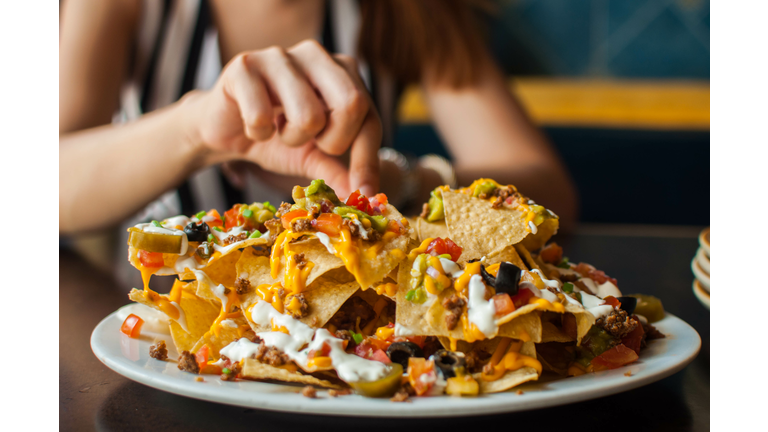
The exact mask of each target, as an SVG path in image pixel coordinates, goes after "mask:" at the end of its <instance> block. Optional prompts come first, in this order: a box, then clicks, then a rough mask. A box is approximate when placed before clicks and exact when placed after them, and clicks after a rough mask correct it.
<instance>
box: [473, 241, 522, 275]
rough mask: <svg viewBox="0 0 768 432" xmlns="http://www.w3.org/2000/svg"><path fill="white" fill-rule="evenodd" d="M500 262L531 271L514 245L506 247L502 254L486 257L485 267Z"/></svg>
mask: <svg viewBox="0 0 768 432" xmlns="http://www.w3.org/2000/svg"><path fill="white" fill-rule="evenodd" d="M459 262H464V260H463V259H461V258H460V259H459ZM500 262H510V263H512V264H514V265H516V266H518V267H519V268H520V269H521V270H528V269H529V267H528V266H527V265H526V264H525V262H523V259H522V258H520V255H518V253H517V251H515V247H514V246H513V245H509V246H507V247H505V248H504V249H502V250H501V252H498V253H495V254H491V255H488V256H487V257H485V265H491V264H496V263H500Z"/></svg>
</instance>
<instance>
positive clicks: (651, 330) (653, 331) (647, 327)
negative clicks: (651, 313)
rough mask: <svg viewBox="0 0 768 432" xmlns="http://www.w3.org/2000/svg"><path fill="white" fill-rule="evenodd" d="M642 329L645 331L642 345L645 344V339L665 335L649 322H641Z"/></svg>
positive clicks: (658, 337) (663, 336)
mask: <svg viewBox="0 0 768 432" xmlns="http://www.w3.org/2000/svg"><path fill="white" fill-rule="evenodd" d="M643 331H645V340H643V345H645V341H646V340H653V339H663V338H665V337H666V336H665V335H664V333H662V332H660V331H659V330H658V329H657V328H656V327H654V326H652V325H651V324H643Z"/></svg>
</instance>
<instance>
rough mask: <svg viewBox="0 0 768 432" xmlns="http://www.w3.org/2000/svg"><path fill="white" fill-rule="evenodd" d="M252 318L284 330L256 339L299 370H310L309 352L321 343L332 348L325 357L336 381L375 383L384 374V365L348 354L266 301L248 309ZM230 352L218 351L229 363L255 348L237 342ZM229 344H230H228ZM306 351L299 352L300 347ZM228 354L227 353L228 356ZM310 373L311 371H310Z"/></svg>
mask: <svg viewBox="0 0 768 432" xmlns="http://www.w3.org/2000/svg"><path fill="white" fill-rule="evenodd" d="M250 313H251V319H252V320H253V321H254V322H255V323H257V324H259V325H260V326H263V327H270V326H272V327H277V328H279V327H284V328H285V329H286V330H288V333H289V334H285V333H283V332H262V333H259V334H258V336H259V338H261V340H262V343H263V344H265V345H266V346H270V347H275V348H277V349H279V350H280V351H282V352H284V353H285V354H286V355H287V356H288V358H290V359H291V360H293V361H294V362H296V364H298V365H300V366H301V367H302V369H304V370H307V369H311V368H309V367H308V366H307V363H308V358H307V357H308V355H309V352H310V351H312V350H320V349H321V348H322V347H323V344H327V345H328V346H330V347H331V351H330V353H329V354H328V356H329V357H330V358H331V362H332V364H333V368H334V369H336V372H337V373H338V374H339V378H341V379H342V380H344V381H347V382H356V381H361V380H362V381H375V380H377V379H379V378H381V377H383V376H384V375H386V373H387V366H386V365H385V364H383V363H381V362H377V361H374V360H366V359H364V358H361V357H358V356H356V355H354V354H347V353H346V352H345V351H344V346H343V343H344V341H342V340H341V339H339V338H336V337H334V336H333V335H331V333H330V332H329V331H328V330H326V329H322V328H321V329H317V330H315V329H312V328H311V327H309V326H308V325H306V324H304V323H302V322H301V321H298V320H296V319H294V318H293V317H291V316H289V315H284V314H281V313H280V312H278V311H277V310H276V309H275V308H274V307H272V305H271V304H269V303H268V302H265V301H260V302H258V303H256V304H255V305H254V306H253V307H252V308H251V310H250ZM233 344H236V345H235V347H233V348H232V349H231V350H230V349H228V348H229V346H227V347H225V348H224V349H223V350H222V351H221V352H222V354H224V355H226V356H227V357H229V358H230V359H232V360H236V361H239V360H242V359H243V358H245V357H246V356H241V355H240V354H242V353H252V352H255V351H253V350H254V349H258V347H256V348H254V347H252V346H250V345H248V344H252V345H258V344H254V343H252V342H250V341H248V340H245V341H243V339H240V340H239V341H237V342H234V343H233ZM230 345H232V344H230ZM304 346H306V348H304V349H302V347H304ZM227 353H230V354H231V356H230V354H227ZM310 371H311V370H310Z"/></svg>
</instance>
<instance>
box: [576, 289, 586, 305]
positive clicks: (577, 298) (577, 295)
mask: <svg viewBox="0 0 768 432" xmlns="http://www.w3.org/2000/svg"><path fill="white" fill-rule="evenodd" d="M576 300H578V301H579V303H581V304H584V302H583V301H582V300H581V293H580V292H577V293H576Z"/></svg>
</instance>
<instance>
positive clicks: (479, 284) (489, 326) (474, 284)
mask: <svg viewBox="0 0 768 432" xmlns="http://www.w3.org/2000/svg"><path fill="white" fill-rule="evenodd" d="M468 297H469V305H468V306H467V318H469V322H470V323H472V324H475V325H476V326H477V329H478V330H480V332H481V333H483V334H484V335H485V336H486V337H492V336H494V335H495V334H496V333H497V332H498V331H499V326H497V325H496V319H495V317H494V315H495V314H496V307H495V306H494V304H493V300H485V284H484V283H483V278H482V277H481V276H480V275H473V276H472V277H471V278H470V279H469V296H468Z"/></svg>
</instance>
